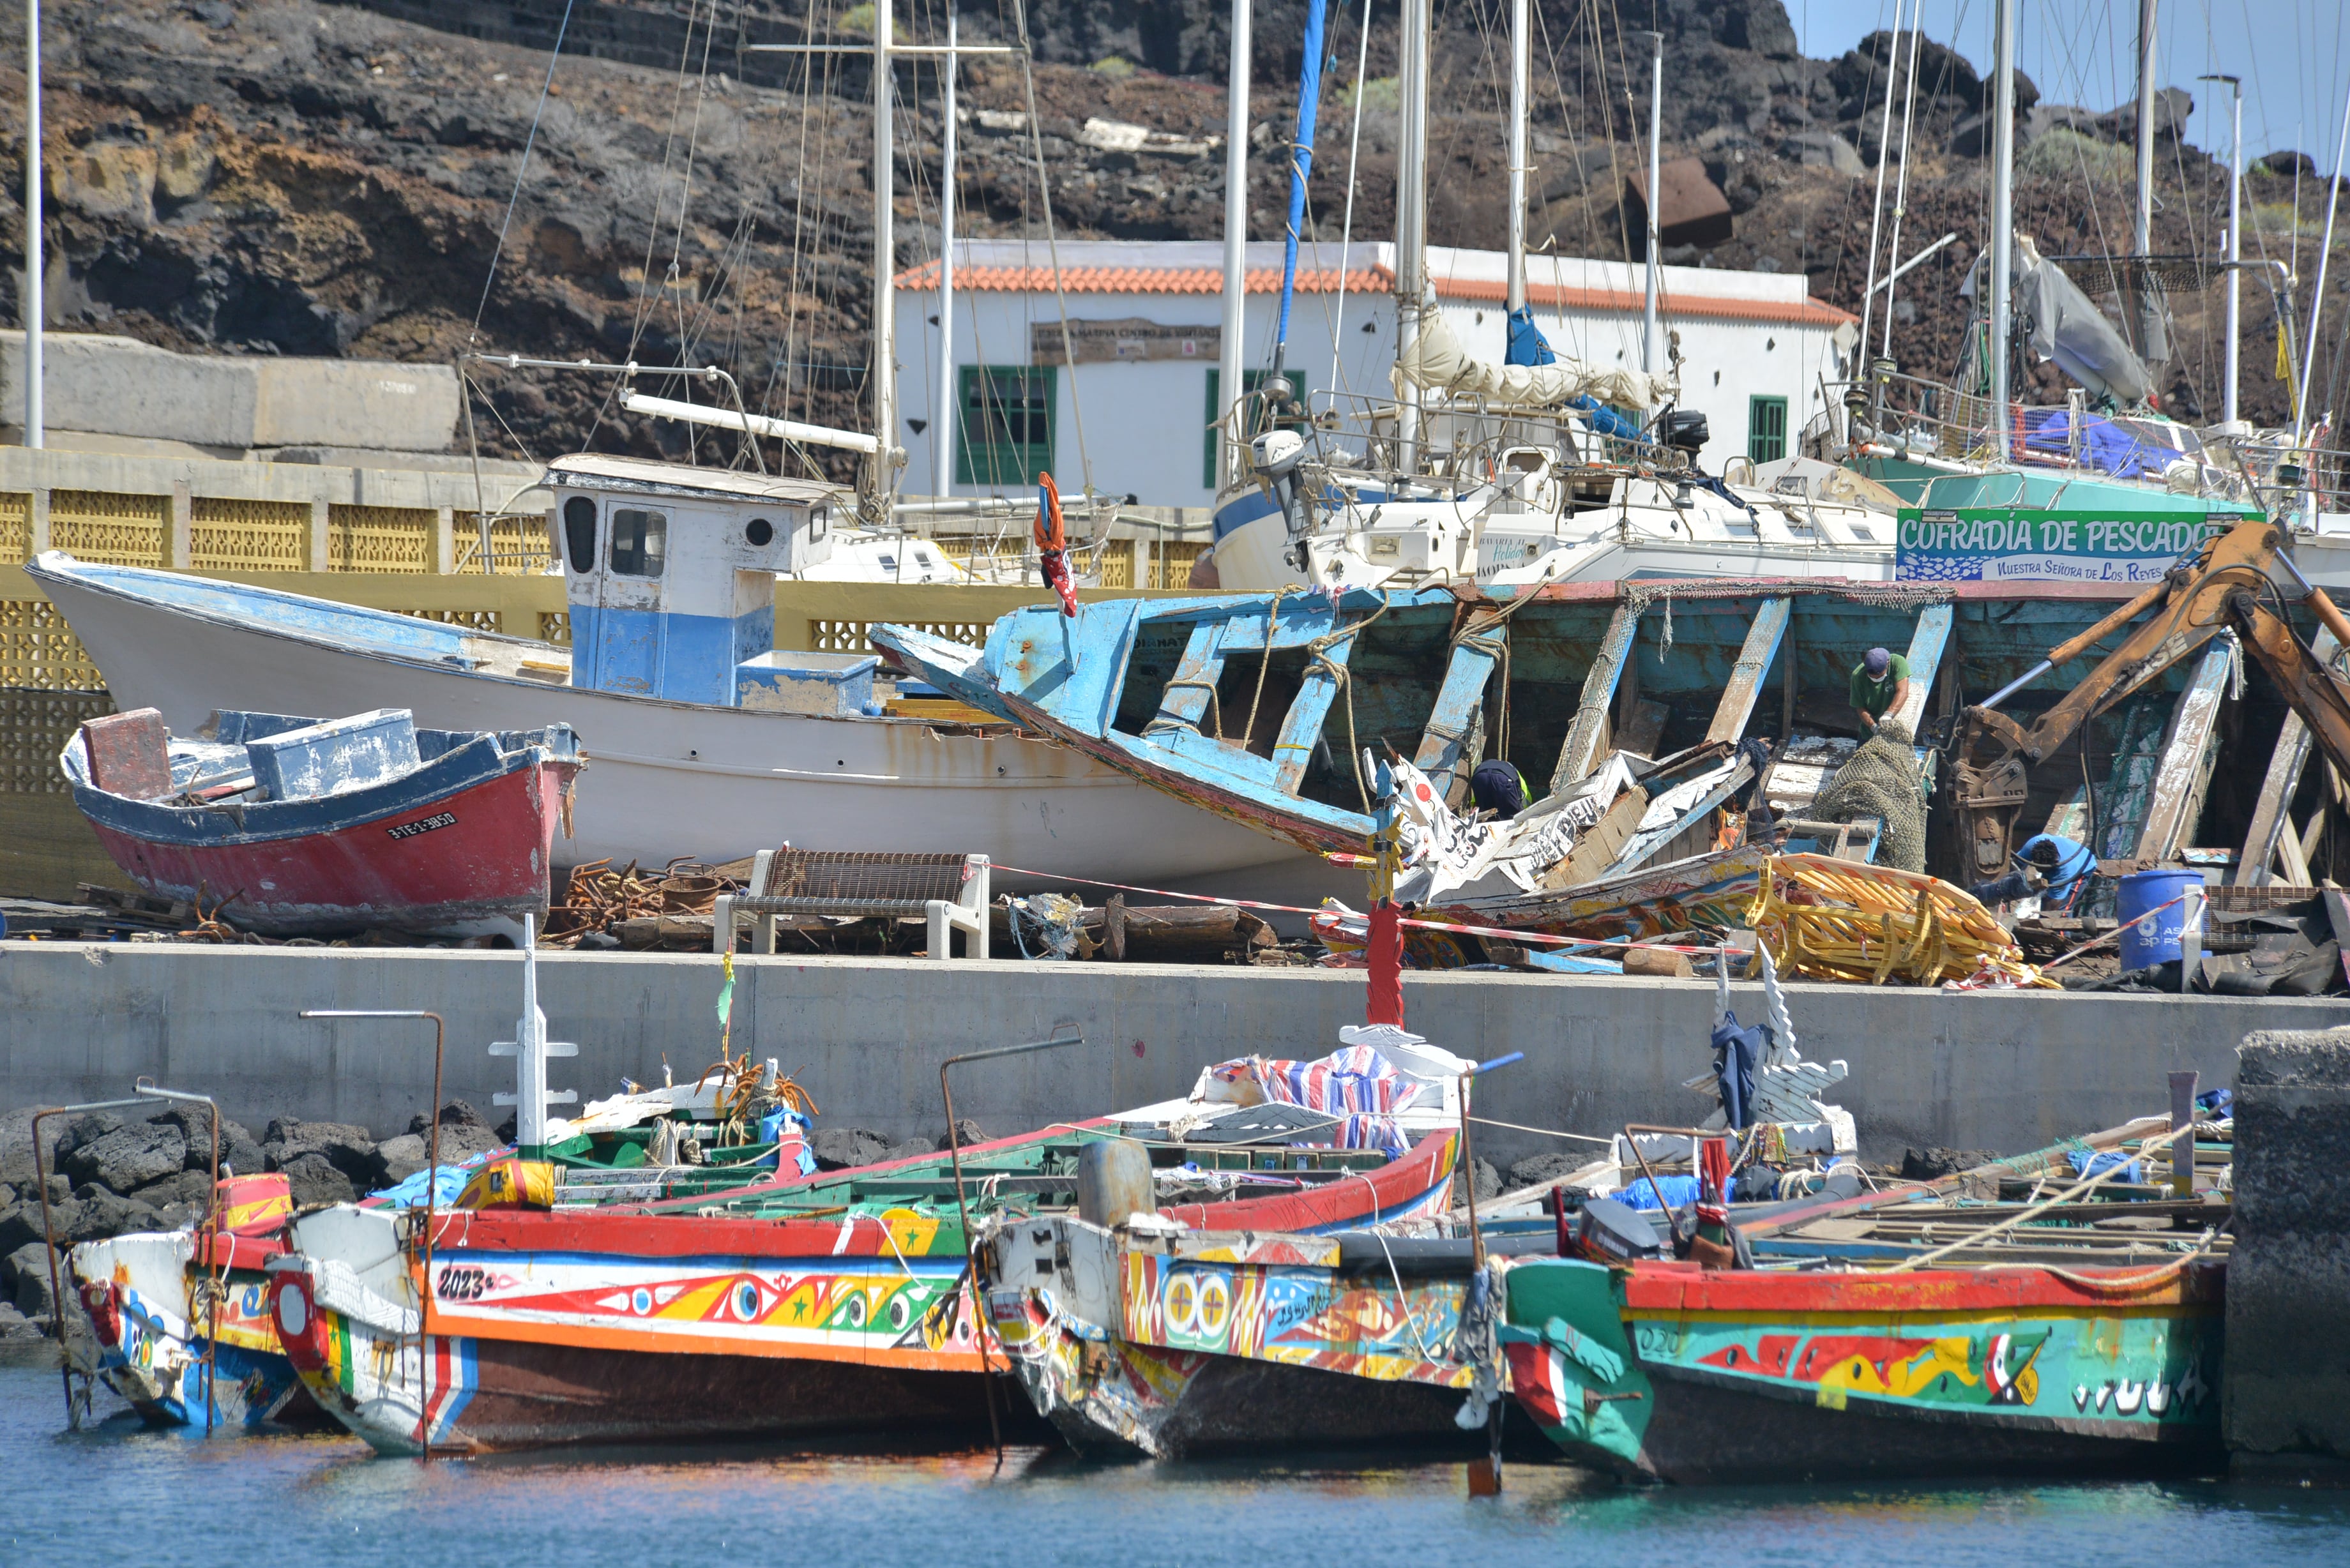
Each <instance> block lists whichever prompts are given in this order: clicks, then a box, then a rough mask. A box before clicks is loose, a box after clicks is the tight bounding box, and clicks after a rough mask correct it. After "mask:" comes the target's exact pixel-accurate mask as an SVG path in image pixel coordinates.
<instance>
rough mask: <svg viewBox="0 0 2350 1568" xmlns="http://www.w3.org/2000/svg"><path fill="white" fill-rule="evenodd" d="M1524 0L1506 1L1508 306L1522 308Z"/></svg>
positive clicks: (1528, 73)
mask: <svg viewBox="0 0 2350 1568" xmlns="http://www.w3.org/2000/svg"><path fill="white" fill-rule="evenodd" d="M1533 48H1534V45H1533V41H1532V39H1530V38H1529V37H1528V36H1527V29H1526V0H1510V272H1509V301H1508V305H1509V309H1510V311H1511V313H1512V314H1513V315H1514V314H1515V313H1516V312H1518V311H1521V310H1523V309H1524V308H1525V307H1526V173H1527V166H1526V163H1527V150H1526V115H1527V112H1528V106H1527V99H1529V98H1530V97H1531V96H1532V93H1531V88H1530V83H1531V80H1532V78H1533V75H1534V55H1533Z"/></svg>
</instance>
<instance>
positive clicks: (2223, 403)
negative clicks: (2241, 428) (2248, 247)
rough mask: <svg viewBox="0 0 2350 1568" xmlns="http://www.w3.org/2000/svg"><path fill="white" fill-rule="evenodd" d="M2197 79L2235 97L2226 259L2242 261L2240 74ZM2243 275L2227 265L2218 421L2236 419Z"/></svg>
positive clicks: (2242, 102)
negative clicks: (2223, 377) (2217, 84)
mask: <svg viewBox="0 0 2350 1568" xmlns="http://www.w3.org/2000/svg"><path fill="white" fill-rule="evenodd" d="M2195 79H2196V80H2198V81H2206V82H2226V83H2227V84H2228V91H2229V94H2230V97H2231V98H2232V99H2234V104H2233V109H2232V119H2230V125H2231V126H2232V127H2233V130H2231V131H2230V134H2229V137H2228V260H2229V261H2230V263H2231V264H2232V263H2235V262H2239V261H2241V260H2242V259H2243V256H2244V244H2243V232H2242V231H2243V224H2244V84H2243V81H2242V79H2241V78H2237V77H2226V76H2211V77H2198V78H2195ZM2243 306H2244V275H2243V274H2242V273H2241V272H2240V271H2238V270H2237V269H2236V267H2235V266H2233V265H2230V267H2229V268H2228V358H2227V366H2228V369H2227V379H2226V383H2225V385H2226V390H2225V391H2224V392H2222V393H2221V395H2220V423H2221V424H2223V425H2232V424H2234V423H2235V422H2236V392H2237V383H2238V382H2239V381H2241V379H2243V366H2242V362H2241V361H2242V358H2243V355H2242V346H2241V344H2239V343H2238V342H2237V341H2236V336H2237V334H2238V333H2239V332H2240V331H2241V329H2242V327H2243Z"/></svg>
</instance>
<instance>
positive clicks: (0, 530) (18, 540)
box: [0, 490, 33, 566]
mask: <svg viewBox="0 0 2350 1568" xmlns="http://www.w3.org/2000/svg"><path fill="white" fill-rule="evenodd" d="M32 553H33V498H32V497H31V496H29V495H27V494H26V493H24V492H23V491H21V490H19V491H15V492H9V493H0V564H5V565H7V566H19V565H22V564H23V563H24V562H25V561H26V560H29V559H30V558H31V557H32Z"/></svg>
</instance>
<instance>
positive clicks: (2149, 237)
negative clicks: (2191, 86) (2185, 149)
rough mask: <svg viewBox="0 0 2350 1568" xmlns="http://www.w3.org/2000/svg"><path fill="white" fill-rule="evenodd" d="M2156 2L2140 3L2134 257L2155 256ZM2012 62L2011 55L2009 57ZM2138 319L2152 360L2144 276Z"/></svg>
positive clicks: (2157, 322) (2155, 298) (2154, 304)
mask: <svg viewBox="0 0 2350 1568" xmlns="http://www.w3.org/2000/svg"><path fill="white" fill-rule="evenodd" d="M2155 4H2156V0H2137V212H2136V213H2133V214H2132V216H2131V220H2130V244H2131V249H2132V252H2133V254H2137V255H2142V256H2150V255H2152V254H2154V11H2155ZM2009 58H2010V62H2011V63H2012V61H2013V56H2012V54H2011V55H2010V57H2009ZM2134 292H2135V296H2136V300H2135V307H2136V319H2135V320H2134V321H2133V322H2132V324H2131V330H2132V331H2133V332H2134V333H2135V334H2136V335H2137V342H2136V343H2134V344H2132V345H2131V347H2133V348H2136V349H2137V352H2138V357H2139V358H2143V359H2146V360H2148V361H2152V360H2154V359H2156V358H2168V356H2167V355H2162V354H2158V352H2157V346H2158V343H2159V342H2160V340H2161V335H2162V297H2161V296H2160V295H2159V294H2158V293H2157V292H2156V291H2155V288H2154V284H2153V280H2152V279H2150V278H2146V277H2141V278H2139V279H2138V280H2137V288H2136V290H2135V291H2134Z"/></svg>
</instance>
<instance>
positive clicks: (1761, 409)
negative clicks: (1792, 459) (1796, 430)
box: [1746, 398, 1787, 462]
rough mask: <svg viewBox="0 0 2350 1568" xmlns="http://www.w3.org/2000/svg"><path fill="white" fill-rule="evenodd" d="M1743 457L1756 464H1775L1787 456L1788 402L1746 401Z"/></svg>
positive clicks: (1772, 399) (1770, 399)
mask: <svg viewBox="0 0 2350 1568" xmlns="http://www.w3.org/2000/svg"><path fill="white" fill-rule="evenodd" d="M1746 455H1747V456H1748V457H1749V458H1751V459H1752V460H1753V461H1754V462H1778V461H1779V460H1780V459H1781V458H1783V457H1784V456H1786V455H1787V400H1786V399H1784V398H1749V399H1747V400H1746Z"/></svg>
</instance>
